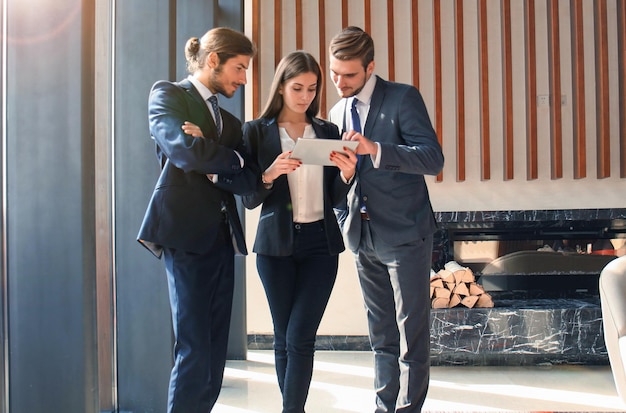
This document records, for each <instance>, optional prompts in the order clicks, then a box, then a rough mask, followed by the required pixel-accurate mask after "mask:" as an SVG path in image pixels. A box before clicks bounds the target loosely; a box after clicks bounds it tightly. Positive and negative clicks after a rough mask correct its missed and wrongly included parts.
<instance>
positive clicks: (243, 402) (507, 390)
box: [214, 350, 626, 413]
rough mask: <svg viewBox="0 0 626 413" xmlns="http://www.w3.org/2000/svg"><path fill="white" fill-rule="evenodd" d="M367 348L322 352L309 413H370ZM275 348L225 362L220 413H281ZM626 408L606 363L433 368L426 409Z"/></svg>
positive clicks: (554, 409)
mask: <svg viewBox="0 0 626 413" xmlns="http://www.w3.org/2000/svg"><path fill="white" fill-rule="evenodd" d="M372 380H373V369H372V356H371V353H369V352H358V351H357V352H353V351H318V352H316V356H315V372H314V374H313V383H312V385H311V390H310V393H309V398H308V401H307V413H333V412H337V413H339V412H343V413H348V412H356V413H367V412H373V411H374V409H373V407H372V406H373V404H372V403H373V392H372ZM280 411H281V398H280V394H279V390H278V385H277V383H276V376H275V373H274V362H273V353H272V352H271V351H267V350H255V351H249V352H248V360H245V361H228V363H227V366H226V372H225V377H224V385H223V388H222V393H221V395H220V398H219V400H218V404H217V406H216V408H215V409H214V412H216V413H270V412H271V413H277V412H280ZM495 411H499V412H502V411H508V412H540V411H541V412H548V411H550V412H556V411H559V412H625V411H626V405H624V404H622V402H621V400H620V399H619V398H618V396H617V391H616V390H615V385H614V384H613V377H612V376H611V370H610V367H609V366H576V365H562V366H540V367H463V366H461V367H449V366H446V367H433V368H432V369H431V379H430V390H429V393H428V397H427V399H426V403H425V405H424V412H495Z"/></svg>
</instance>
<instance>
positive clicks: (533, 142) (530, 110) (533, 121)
mask: <svg viewBox="0 0 626 413" xmlns="http://www.w3.org/2000/svg"><path fill="white" fill-rule="evenodd" d="M574 1H576V0H574ZM524 17H525V23H526V134H527V135H526V179H527V180H533V179H537V177H538V176H539V173H538V171H539V167H538V160H537V47H536V40H537V39H536V34H535V32H536V27H535V0H527V1H526V9H525V16H524Z"/></svg>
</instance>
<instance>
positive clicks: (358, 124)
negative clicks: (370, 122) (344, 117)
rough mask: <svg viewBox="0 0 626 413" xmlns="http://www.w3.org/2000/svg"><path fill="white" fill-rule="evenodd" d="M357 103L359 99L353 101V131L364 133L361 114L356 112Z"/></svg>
mask: <svg viewBox="0 0 626 413" xmlns="http://www.w3.org/2000/svg"><path fill="white" fill-rule="evenodd" d="M357 103H359V100H358V99H357V98H354V99H352V130H354V131H355V132H359V133H362V131H361V118H360V117H359V112H358V111H357V110H356V104H357Z"/></svg>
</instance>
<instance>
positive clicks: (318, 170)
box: [278, 125, 324, 224]
mask: <svg viewBox="0 0 626 413" xmlns="http://www.w3.org/2000/svg"><path fill="white" fill-rule="evenodd" d="M278 130H279V133H280V145H281V148H282V150H283V152H285V151H291V150H293V148H294V146H295V145H296V142H295V141H294V140H293V139H292V138H291V137H290V136H289V134H288V133H287V131H286V130H285V128H282V127H279V128H278ZM316 138H317V136H315V131H314V130H313V127H312V126H311V125H307V126H306V127H305V128H304V135H303V136H302V139H316ZM287 182H289V192H290V194H291V202H292V204H293V205H292V207H293V210H292V211H293V222H297V223H301V224H304V223H308V222H315V221H319V220H322V219H324V167H323V166H321V165H300V167H299V168H298V169H296V170H295V171H293V172H291V173H289V174H287Z"/></svg>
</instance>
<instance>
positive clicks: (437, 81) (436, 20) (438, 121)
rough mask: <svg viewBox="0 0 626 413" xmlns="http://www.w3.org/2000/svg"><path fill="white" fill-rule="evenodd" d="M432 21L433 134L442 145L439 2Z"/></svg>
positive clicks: (439, 179) (438, 1) (437, 1)
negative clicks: (435, 134) (433, 75)
mask: <svg viewBox="0 0 626 413" xmlns="http://www.w3.org/2000/svg"><path fill="white" fill-rule="evenodd" d="M433 6H434V7H433V10H434V12H433V20H434V33H433V40H434V49H435V52H434V62H433V63H434V71H435V115H434V117H435V125H434V126H435V132H437V137H438V138H439V143H441V144H443V93H442V86H441V79H442V74H441V72H442V70H443V69H442V67H441V2H440V0H433ZM436 180H437V182H441V181H443V171H441V173H439V174H438V175H437V178H436Z"/></svg>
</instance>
